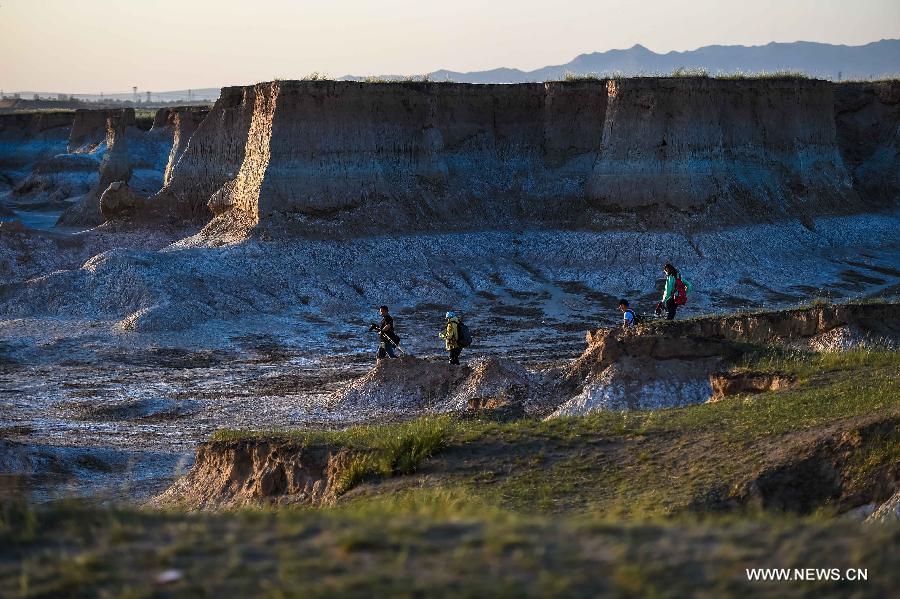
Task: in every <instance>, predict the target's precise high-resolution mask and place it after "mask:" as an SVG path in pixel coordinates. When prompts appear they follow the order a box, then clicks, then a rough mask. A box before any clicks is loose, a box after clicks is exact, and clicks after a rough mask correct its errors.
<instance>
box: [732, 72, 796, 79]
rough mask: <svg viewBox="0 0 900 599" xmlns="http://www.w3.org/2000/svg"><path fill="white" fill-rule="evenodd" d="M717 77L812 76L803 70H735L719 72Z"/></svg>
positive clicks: (788, 77)
mask: <svg viewBox="0 0 900 599" xmlns="http://www.w3.org/2000/svg"><path fill="white" fill-rule="evenodd" d="M716 79H810V76H809V75H807V74H806V73H803V72H802V71H791V70H779V71H756V72H745V71H735V72H733V73H718V74H716Z"/></svg>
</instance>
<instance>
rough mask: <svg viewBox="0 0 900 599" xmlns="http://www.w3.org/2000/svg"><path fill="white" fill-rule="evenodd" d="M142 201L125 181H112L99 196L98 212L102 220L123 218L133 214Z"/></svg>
mask: <svg viewBox="0 0 900 599" xmlns="http://www.w3.org/2000/svg"><path fill="white" fill-rule="evenodd" d="M142 202H143V200H142V198H140V197H138V196H136V195H135V194H134V192H133V191H131V188H130V187H128V183H127V182H125V181H114V182H113V183H110V184H109V187H107V188H106V191H104V192H103V194H102V195H101V196H100V212H101V214H102V215H103V218H104V220H112V219H114V218H123V217H127V216H130V215H131V214H133V213H134V211H135V209H137V208H138V207H139V206H140V205H141V204H142Z"/></svg>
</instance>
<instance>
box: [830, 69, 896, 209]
mask: <svg viewBox="0 0 900 599" xmlns="http://www.w3.org/2000/svg"><path fill="white" fill-rule="evenodd" d="M834 115H835V122H836V124H837V136H838V143H839V146H840V149H841V153H842V155H843V158H844V162H845V164H846V165H847V168H848V170H849V171H850V173H851V174H852V176H853V183H854V186H855V187H857V189H858V190H859V191H860V193H861V194H862V196H863V197H864V198H867V199H869V200H871V201H872V202H873V204H875V205H880V204H885V203H886V204H888V205H896V201H897V197H898V196H900V81H879V82H867V83H841V84H839V85H836V86H835V103H834Z"/></svg>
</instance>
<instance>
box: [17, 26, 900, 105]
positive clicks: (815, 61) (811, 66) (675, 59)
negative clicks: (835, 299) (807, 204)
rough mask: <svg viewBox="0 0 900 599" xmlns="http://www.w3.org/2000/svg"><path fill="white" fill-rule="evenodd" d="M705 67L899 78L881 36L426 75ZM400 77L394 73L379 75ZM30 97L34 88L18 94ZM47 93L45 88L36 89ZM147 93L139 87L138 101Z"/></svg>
mask: <svg viewBox="0 0 900 599" xmlns="http://www.w3.org/2000/svg"><path fill="white" fill-rule="evenodd" d="M680 68H685V69H704V70H706V71H708V72H709V73H710V74H711V75H716V74H723V73H737V72H742V73H747V74H752V73H760V72H771V71H781V70H787V71H799V72H801V73H805V74H806V75H809V76H810V77H817V78H820V79H830V80H833V81H838V80H841V79H873V78H879V77H887V76H900V39H890V40H881V41H877V42H872V43H870V44H865V45H863V46H844V45H834V44H822V43H818V42H791V43H776V42H772V43H770V44H766V45H764V46H703V47H702V48H697V49H696V50H689V51H686V52H666V53H665V54H657V53H656V52H653V51H652V50H648V49H647V48H645V47H644V46H641V45H640V44H637V45H635V46H632V47H631V48H628V49H627V50H608V51H606V52H593V53H591V54H581V55H579V56H576V57H575V59H574V60H572V61H570V62H567V63H566V64H561V65H552V66H546V67H543V68H540V69H535V70H534V71H522V70H519V69H509V68H498V69H491V70H489V71H471V72H467V73H461V72H458V71H448V70H446V69H441V70H438V71H433V72H431V73H428V78H429V79H431V80H432V81H446V80H450V81H458V82H461V83H527V82H532V81H552V80H556V79H562V78H563V77H565V76H566V74H567V73H572V74H576V75H584V74H598V75H624V76H634V75H655V74H667V73H671V72H672V71H674V70H675V69H680ZM382 77H383V78H386V79H395V78H396V79H402V77H401V76H398V75H385V76H382ZM341 79H342V80H350V81H360V80H364V79H365V77H362V76H355V75H347V76H345V77H341ZM20 93H21V95H22V97H23V98H30V97H31V95H32V94H34V93H35V92H20ZM38 93H39V94H40V95H41V96H44V97H46V96H49V95H55V94H49V93H46V92H38ZM145 93H146V92H145V91H140V93H139V96H140V97H141V99H144V98H145ZM152 96H153V99H154V100H155V101H174V100H179V101H181V100H187V99H188V90H179V91H169V92H153V94H152ZM75 97H76V98H79V99H86V100H97V99H98V98H99V97H100V96H99V94H75ZM105 97H106V98H109V99H118V100H128V99H131V98H132V94H128V93H126V94H107V95H106V96H105ZM190 97H191V98H193V99H194V100H195V101H203V100H207V101H213V100H215V99H216V98H218V97H219V88H215V87H211V88H203V89H194V90H191V96H190Z"/></svg>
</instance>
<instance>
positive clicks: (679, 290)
mask: <svg viewBox="0 0 900 599" xmlns="http://www.w3.org/2000/svg"><path fill="white" fill-rule="evenodd" d="M673 297H674V298H675V305H676V306H683V305H685V304H686V303H687V285H685V284H684V281H682V280H681V277H675V295H674V296H673Z"/></svg>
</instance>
